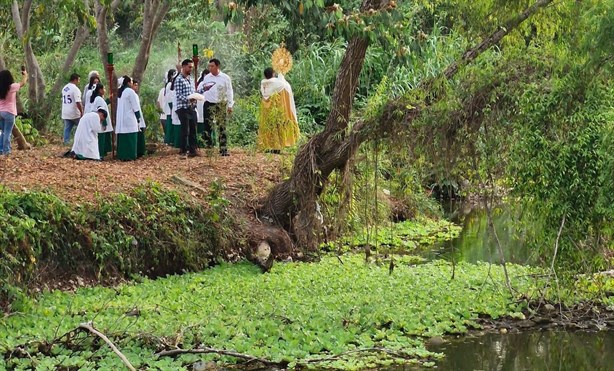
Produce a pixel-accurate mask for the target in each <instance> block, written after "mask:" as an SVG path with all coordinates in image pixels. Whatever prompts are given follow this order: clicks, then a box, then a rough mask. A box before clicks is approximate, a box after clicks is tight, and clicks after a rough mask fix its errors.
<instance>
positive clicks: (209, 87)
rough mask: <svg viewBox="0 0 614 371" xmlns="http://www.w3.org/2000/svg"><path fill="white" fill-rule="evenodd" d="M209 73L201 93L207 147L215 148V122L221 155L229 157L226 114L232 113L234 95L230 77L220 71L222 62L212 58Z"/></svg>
mask: <svg viewBox="0 0 614 371" xmlns="http://www.w3.org/2000/svg"><path fill="white" fill-rule="evenodd" d="M208 69H209V73H208V74H207V75H206V76H205V78H204V79H203V81H202V89H201V90H199V93H203V94H204V96H205V103H204V108H203V116H204V120H205V132H204V140H205V145H206V146H207V147H212V146H213V136H212V134H213V122H214V121H215V122H216V123H217V128H218V138H219V142H220V155H221V156H229V153H228V147H227V139H226V114H227V113H232V108H233V106H234V93H233V90H232V82H231V81H230V77H229V76H228V75H227V74H225V73H224V72H222V71H221V70H220V60H219V59H217V58H212V59H210V60H209V65H208Z"/></svg>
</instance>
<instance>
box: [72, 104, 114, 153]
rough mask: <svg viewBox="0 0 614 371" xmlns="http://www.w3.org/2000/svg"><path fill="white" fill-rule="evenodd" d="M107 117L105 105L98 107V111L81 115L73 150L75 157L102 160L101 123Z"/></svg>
mask: <svg viewBox="0 0 614 371" xmlns="http://www.w3.org/2000/svg"><path fill="white" fill-rule="evenodd" d="M106 118H107V111H105V110H104V108H103V107H98V109H97V110H96V111H94V112H89V113H86V114H85V115H83V117H81V120H80V121H79V125H78V126H77V131H76V132H75V143H74V144H73V146H72V150H71V152H72V153H71V154H72V156H73V158H76V159H79V160H98V161H100V151H99V150H98V133H100V131H101V125H100V124H101V123H102V122H103V121H104V120H105V119H106Z"/></svg>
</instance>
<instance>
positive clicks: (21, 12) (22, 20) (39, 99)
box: [11, 0, 89, 129]
mask: <svg viewBox="0 0 614 371" xmlns="http://www.w3.org/2000/svg"><path fill="white" fill-rule="evenodd" d="M84 2H85V6H86V8H88V7H89V0H84ZM31 9H32V0H26V1H24V2H23V5H22V7H21V9H20V8H19V3H18V2H17V0H13V3H12V5H11V14H12V15H13V23H14V25H15V31H16V32H17V36H18V37H19V38H20V39H21V41H22V43H23V48H24V54H25V57H26V69H27V70H28V97H29V100H30V105H29V109H30V112H29V113H30V117H31V118H32V122H33V124H34V126H35V127H36V128H37V129H44V128H45V126H46V124H47V122H48V121H49V120H48V119H49V115H50V113H51V110H50V109H49V107H50V105H51V104H53V99H46V98H47V94H46V91H45V89H46V84H45V79H44V75H43V72H42V70H41V68H40V65H39V63H38V60H37V59H36V55H35V54H34V50H33V49H32V44H31V43H30V35H29V34H28V31H29V28H30V14H31ZM88 36H89V28H88V27H87V25H86V24H82V25H80V26H79V29H78V30H77V36H76V37H75V40H74V42H73V45H72V47H71V48H70V51H69V52H68V55H67V56H66V59H65V60H64V63H63V65H62V71H66V70H69V69H70V68H72V65H73V63H74V61H75V58H76V56H77V53H78V52H79V49H81V46H82V45H83V42H84V41H85V40H86V39H87V37H88ZM62 83H63V76H62V74H60V75H59V76H58V77H57V79H56V81H55V82H54V85H53V86H52V88H51V91H50V92H49V96H51V97H54V96H55V95H57V94H58V93H59V92H60V89H61V88H62Z"/></svg>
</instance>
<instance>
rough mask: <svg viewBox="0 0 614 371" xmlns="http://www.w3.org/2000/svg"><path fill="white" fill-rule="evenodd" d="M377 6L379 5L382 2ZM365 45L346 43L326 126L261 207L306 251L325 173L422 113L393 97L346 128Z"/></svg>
mask: <svg viewBox="0 0 614 371" xmlns="http://www.w3.org/2000/svg"><path fill="white" fill-rule="evenodd" d="M552 1H553V0H538V1H537V2H535V3H534V4H533V5H532V6H530V7H529V8H527V9H526V10H525V11H524V12H522V13H521V14H520V15H518V16H517V17H515V18H513V19H512V20H510V21H509V22H507V23H506V24H505V25H504V26H503V27H500V28H498V29H497V31H495V32H493V33H492V34H491V35H490V36H489V37H487V38H485V39H484V40H483V41H482V42H481V43H480V44H478V45H477V46H475V47H473V48H470V49H468V50H467V51H466V52H465V53H464V54H463V56H462V57H461V58H460V60H458V61H456V62H455V63H453V64H451V65H450V66H449V67H448V68H446V69H445V70H444V72H443V73H442V77H443V78H446V79H451V78H452V77H454V75H455V74H456V73H457V72H458V71H459V69H460V68H461V67H462V66H463V65H466V64H469V63H471V62H472V61H473V60H475V59H476V58H477V57H478V56H479V55H480V54H481V53H482V52H484V51H485V50H487V49H488V48H490V47H491V46H493V45H495V44H497V43H498V42H499V41H501V39H503V37H505V36H506V35H507V34H508V33H509V32H511V31H512V30H513V29H515V28H516V27H518V26H519V25H520V24H521V23H522V22H524V21H525V20H526V19H528V18H529V17H530V16H531V15H533V14H534V13H536V12H537V11H538V10H540V9H541V8H543V7H545V6H547V5H548V4H550V3H551V2H552ZM365 5H366V6H370V7H373V5H374V4H373V3H372V2H369V1H364V2H363V8H364V7H365ZM376 5H377V4H376ZM379 5H380V6H381V3H379ZM376 9H377V8H376ZM367 47H368V43H367V41H366V40H364V39H360V38H354V39H352V41H351V42H350V43H349V44H348V47H347V49H346V54H345V56H344V59H343V61H342V63H341V66H340V69H339V72H338V75H337V81H336V83H335V89H334V92H333V100H332V101H333V103H332V109H331V112H330V114H329V116H328V119H327V121H326V126H325V128H324V130H323V131H322V132H321V133H319V134H317V135H315V136H313V137H312V138H311V139H310V140H309V141H308V142H307V143H306V144H305V145H304V146H303V147H301V148H300V150H299V152H298V154H297V155H296V158H295V160H294V164H293V168H292V172H291V175H290V178H289V179H288V180H286V181H284V182H282V183H280V184H278V185H277V186H275V187H274V188H273V189H272V190H271V191H270V192H269V194H268V196H267V197H266V199H265V200H264V203H263V206H262V208H261V209H260V214H261V216H262V217H263V218H264V219H267V220H270V221H272V222H273V223H275V224H277V225H280V226H282V227H284V228H285V229H286V230H288V231H290V232H292V234H293V237H294V239H295V241H296V242H297V244H298V246H300V247H301V248H303V249H304V250H306V251H307V252H314V251H315V250H316V248H317V246H318V236H319V234H320V231H321V220H318V214H319V213H318V204H317V200H318V197H319V195H320V194H321V192H322V190H323V189H324V186H325V182H326V180H327V179H328V176H329V175H330V174H331V173H332V172H333V171H335V170H342V169H344V168H345V167H346V166H347V164H348V162H349V161H350V160H351V159H352V157H353V156H354V154H355V153H356V150H357V149H358V148H359V146H360V145H361V144H362V143H363V142H365V141H367V140H368V139H369V138H371V137H373V136H374V135H377V136H378V137H380V138H381V137H386V136H390V135H392V133H395V132H397V131H398V130H403V128H405V127H408V126H409V125H408V123H410V122H411V121H412V120H414V119H415V118H417V117H418V116H419V115H420V113H421V110H420V109H418V108H412V109H407V108H406V107H407V102H404V101H403V100H395V101H391V102H389V103H388V104H387V107H386V109H385V110H384V115H383V116H382V117H380V118H379V119H378V120H377V121H375V122H365V121H360V122H358V123H357V124H355V125H354V126H353V127H352V128H351V129H350V130H348V128H349V114H350V112H351V109H352V100H353V99H354V93H355V90H356V86H357V83H358V78H359V75H360V71H361V69H362V65H363V61H364V56H365V52H366V50H367ZM434 81H436V80H435V79H433V80H429V81H426V82H425V83H424V84H421V86H420V87H419V88H420V89H424V90H425V92H426V93H427V96H430V98H429V99H428V101H426V102H424V104H425V105H428V104H432V103H433V102H435V101H436V100H437V99H439V98H440V97H439V96H438V95H437V94H431V93H432V92H431V91H429V90H432V87H433V85H434V84H433V82H434ZM424 104H423V105H424Z"/></svg>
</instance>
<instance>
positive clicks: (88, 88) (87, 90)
mask: <svg viewBox="0 0 614 371" xmlns="http://www.w3.org/2000/svg"><path fill="white" fill-rule="evenodd" d="M93 72H96V71H93ZM90 75H91V72H90ZM99 83H100V77H98V75H92V76H90V81H89V83H88V84H87V85H85V87H84V88H83V112H84V113H88V112H91V111H92V110H94V108H96V107H88V105H89V104H90V98H91V97H92V91H93V90H94V89H95V88H96V85H97V84H99Z"/></svg>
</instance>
